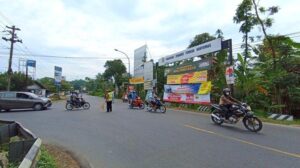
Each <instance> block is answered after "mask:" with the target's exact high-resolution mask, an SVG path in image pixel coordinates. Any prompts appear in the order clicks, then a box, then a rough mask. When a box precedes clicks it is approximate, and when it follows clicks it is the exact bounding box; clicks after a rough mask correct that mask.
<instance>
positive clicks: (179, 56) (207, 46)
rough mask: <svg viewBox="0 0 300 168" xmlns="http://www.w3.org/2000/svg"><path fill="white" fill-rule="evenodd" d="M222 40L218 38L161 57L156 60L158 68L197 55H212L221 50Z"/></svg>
mask: <svg viewBox="0 0 300 168" xmlns="http://www.w3.org/2000/svg"><path fill="white" fill-rule="evenodd" d="M221 43H222V40H221V39H220V38H218V39H215V40H212V41H209V42H206V43H203V44H200V45H197V46H195V47H192V48H189V49H186V50H183V51H180V52H177V53H175V54H172V55H169V56H166V57H163V58H161V59H159V60H158V63H159V65H160V66H162V65H165V64H170V63H173V62H176V61H181V60H185V59H189V58H193V57H196V56H199V55H204V54H208V53H212V52H215V51H219V50H221V49H222V45H221Z"/></svg>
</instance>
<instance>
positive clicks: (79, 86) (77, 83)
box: [70, 79, 86, 90]
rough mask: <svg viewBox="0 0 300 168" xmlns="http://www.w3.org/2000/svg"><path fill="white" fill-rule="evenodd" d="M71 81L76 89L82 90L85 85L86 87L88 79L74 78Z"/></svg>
mask: <svg viewBox="0 0 300 168" xmlns="http://www.w3.org/2000/svg"><path fill="white" fill-rule="evenodd" d="M70 83H71V85H72V86H73V89H74V90H82V89H83V87H85V85H86V81H85V80H83V79H79V80H73V81H71V82H70Z"/></svg>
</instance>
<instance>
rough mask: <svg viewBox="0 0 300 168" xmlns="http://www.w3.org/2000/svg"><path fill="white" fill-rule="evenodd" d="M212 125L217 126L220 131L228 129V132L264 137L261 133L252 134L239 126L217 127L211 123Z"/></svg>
mask: <svg viewBox="0 0 300 168" xmlns="http://www.w3.org/2000/svg"><path fill="white" fill-rule="evenodd" d="M211 125H213V126H215V127H219V128H220V129H226V130H230V131H235V132H239V133H244V134H245V133H246V134H255V135H263V134H262V133H261V132H251V131H249V130H247V129H246V128H240V127H238V126H237V125H225V124H223V125H221V126H220V125H216V124H214V123H211Z"/></svg>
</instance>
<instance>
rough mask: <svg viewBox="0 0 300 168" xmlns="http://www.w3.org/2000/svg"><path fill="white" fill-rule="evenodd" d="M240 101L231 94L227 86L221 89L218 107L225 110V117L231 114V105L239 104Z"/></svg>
mask: <svg viewBox="0 0 300 168" xmlns="http://www.w3.org/2000/svg"><path fill="white" fill-rule="evenodd" d="M240 103H241V102H240V101H238V100H237V99H235V98H233V97H232V96H231V91H230V89H229V88H225V89H223V95H222V96H221V97H220V102H219V104H220V107H221V109H222V110H223V111H224V112H225V119H226V120H228V118H229V117H230V116H231V115H232V114H231V113H232V112H231V110H230V109H231V106H232V105H233V104H240Z"/></svg>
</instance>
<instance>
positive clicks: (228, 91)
mask: <svg viewBox="0 0 300 168" xmlns="http://www.w3.org/2000/svg"><path fill="white" fill-rule="evenodd" d="M223 94H224V95H225V96H229V95H230V94H231V91H230V89H229V88H225V89H223Z"/></svg>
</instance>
